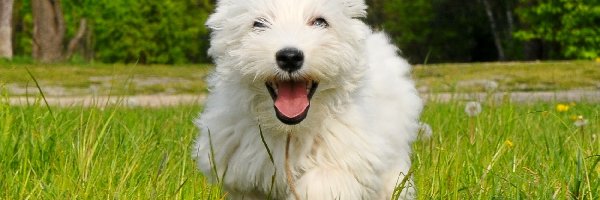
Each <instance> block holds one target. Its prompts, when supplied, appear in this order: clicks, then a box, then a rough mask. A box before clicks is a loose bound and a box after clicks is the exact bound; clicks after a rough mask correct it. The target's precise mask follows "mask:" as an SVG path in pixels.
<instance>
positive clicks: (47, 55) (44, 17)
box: [31, 0, 66, 62]
mask: <svg viewBox="0 0 600 200" xmlns="http://www.w3.org/2000/svg"><path fill="white" fill-rule="evenodd" d="M31 7H32V12H33V58H34V59H36V60H38V61H41V62H55V61H59V60H61V59H62V56H63V41H64V37H65V30H66V29H65V20H64V18H63V13H62V8H61V5H60V0H32V1H31Z"/></svg>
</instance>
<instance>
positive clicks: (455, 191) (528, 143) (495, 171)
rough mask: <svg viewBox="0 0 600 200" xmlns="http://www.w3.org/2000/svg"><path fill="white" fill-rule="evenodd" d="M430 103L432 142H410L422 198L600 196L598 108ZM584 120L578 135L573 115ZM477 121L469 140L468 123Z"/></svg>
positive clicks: (427, 113)
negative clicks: (471, 110) (473, 107)
mask: <svg viewBox="0 0 600 200" xmlns="http://www.w3.org/2000/svg"><path fill="white" fill-rule="evenodd" d="M465 104H466V102H450V103H435V102H434V103H429V104H427V106H426V109H425V112H424V114H423V117H422V121H424V122H426V123H429V124H431V127H432V129H433V136H432V138H431V139H430V140H422V141H417V142H416V143H415V144H414V151H415V153H414V154H413V161H414V167H416V168H417V170H416V171H415V179H416V183H417V188H418V191H419V197H420V199H471V198H476V199H494V198H500V199H556V198H558V199H569V198H576V199H582V198H583V199H596V198H598V197H600V196H599V194H600V170H599V169H600V163H599V161H600V140H599V139H598V135H600V105H598V104H586V103H580V104H577V105H575V106H573V107H571V108H570V109H569V110H568V111H564V110H561V111H557V110H556V109H555V107H556V104H549V103H533V104H530V105H515V104H508V103H503V104H498V105H486V104H483V109H482V110H483V111H482V112H481V113H480V114H479V116H477V118H472V117H469V116H468V115H467V113H465V112H464V111H463V109H464V106H465ZM575 113H576V114H577V115H581V116H585V117H586V118H587V119H589V123H588V124H586V128H585V132H583V133H582V132H580V129H579V128H580V127H578V126H576V124H575V123H574V121H573V119H572V117H570V116H571V115H573V114H575ZM473 119H474V120H475V128H474V129H475V130H474V131H475V135H476V137H475V141H474V142H473V144H471V142H470V141H469V140H470V131H471V130H470V123H469V121H470V120H473Z"/></svg>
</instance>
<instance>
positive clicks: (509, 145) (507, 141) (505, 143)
mask: <svg viewBox="0 0 600 200" xmlns="http://www.w3.org/2000/svg"><path fill="white" fill-rule="evenodd" d="M504 145H506V146H508V147H513V146H514V144H513V143H512V141H510V140H506V141H504Z"/></svg>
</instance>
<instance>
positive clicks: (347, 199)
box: [288, 168, 377, 200]
mask: <svg viewBox="0 0 600 200" xmlns="http://www.w3.org/2000/svg"><path fill="white" fill-rule="evenodd" d="M372 178H375V177H371V179H372ZM373 181H374V180H359V177H356V176H354V174H352V173H351V172H349V171H347V170H342V169H328V168H315V169H312V170H310V171H307V172H306V173H304V174H303V175H302V176H301V177H300V178H299V179H298V180H297V181H296V184H295V185H296V192H297V195H298V198H299V199H301V200H308V199H322V200H330V199H331V200H334V199H344V200H353V199H357V200H359V199H376V198H377V197H374V196H373V195H374V193H373V191H375V188H372V187H373V186H372V183H374V182H373ZM288 200H296V195H294V194H290V195H289V196H288Z"/></svg>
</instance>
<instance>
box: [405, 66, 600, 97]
mask: <svg viewBox="0 0 600 200" xmlns="http://www.w3.org/2000/svg"><path fill="white" fill-rule="evenodd" d="M413 74H414V78H415V79H416V80H417V85H418V86H419V87H423V86H425V87H427V89H428V90H429V91H432V92H482V91H485V88H484V85H485V82H488V81H494V82H497V83H498V85H499V86H500V87H499V88H498V89H500V90H502V91H513V92H514V91H556V90H573V89H584V90H589V89H598V88H600V62H593V61H560V62H556V61H555V62H527V63H523V62H508V63H507V62H504V63H470V64H438V65H426V66H416V67H415V70H414V73H413Z"/></svg>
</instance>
